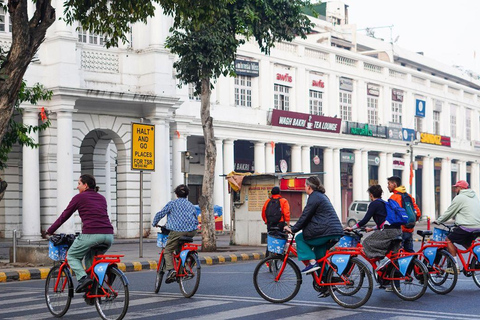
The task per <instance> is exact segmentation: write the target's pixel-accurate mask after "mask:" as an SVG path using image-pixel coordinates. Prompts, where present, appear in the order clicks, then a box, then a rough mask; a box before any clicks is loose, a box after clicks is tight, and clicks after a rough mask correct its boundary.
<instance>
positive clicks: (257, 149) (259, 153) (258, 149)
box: [253, 141, 265, 173]
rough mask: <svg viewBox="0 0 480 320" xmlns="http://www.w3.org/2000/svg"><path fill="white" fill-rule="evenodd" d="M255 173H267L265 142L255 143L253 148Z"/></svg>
mask: <svg viewBox="0 0 480 320" xmlns="http://www.w3.org/2000/svg"><path fill="white" fill-rule="evenodd" d="M253 161H254V163H255V173H265V142H260V141H259V142H255V143H254V147H253Z"/></svg>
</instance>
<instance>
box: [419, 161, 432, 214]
mask: <svg viewBox="0 0 480 320" xmlns="http://www.w3.org/2000/svg"><path fill="white" fill-rule="evenodd" d="M434 179H435V176H434V164H433V158H432V157H428V156H427V157H423V169H422V208H421V211H422V216H424V217H430V219H432V220H433V219H434V218H435V180H434Z"/></svg>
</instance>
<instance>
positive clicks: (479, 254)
mask: <svg viewBox="0 0 480 320" xmlns="http://www.w3.org/2000/svg"><path fill="white" fill-rule="evenodd" d="M473 252H474V253H475V254H476V255H477V259H478V261H480V245H479V246H475V247H473Z"/></svg>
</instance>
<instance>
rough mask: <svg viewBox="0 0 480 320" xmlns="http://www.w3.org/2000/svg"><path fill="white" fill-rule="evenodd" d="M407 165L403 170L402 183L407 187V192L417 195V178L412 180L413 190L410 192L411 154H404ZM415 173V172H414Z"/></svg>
mask: <svg viewBox="0 0 480 320" xmlns="http://www.w3.org/2000/svg"><path fill="white" fill-rule="evenodd" d="M403 161H404V163H405V167H404V168H403V171H402V177H401V178H402V184H403V185H404V186H405V188H407V192H408V193H411V194H412V195H413V196H415V178H414V179H413V180H412V192H410V154H404V155H403ZM414 174H415V172H414Z"/></svg>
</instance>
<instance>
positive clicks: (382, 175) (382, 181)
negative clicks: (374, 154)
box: [378, 152, 391, 199]
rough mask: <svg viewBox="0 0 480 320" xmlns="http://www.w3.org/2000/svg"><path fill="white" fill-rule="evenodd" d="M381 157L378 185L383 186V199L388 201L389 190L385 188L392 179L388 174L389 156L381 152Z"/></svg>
mask: <svg viewBox="0 0 480 320" xmlns="http://www.w3.org/2000/svg"><path fill="white" fill-rule="evenodd" d="M378 156H379V157H380V165H379V166H378V184H379V185H381V186H382V189H383V196H382V198H383V199H388V197H389V194H388V192H387V189H386V188H385V187H384V186H386V183H387V178H388V177H390V176H391V175H390V176H389V175H388V174H387V154H386V153H385V152H380V154H379V155H378Z"/></svg>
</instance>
